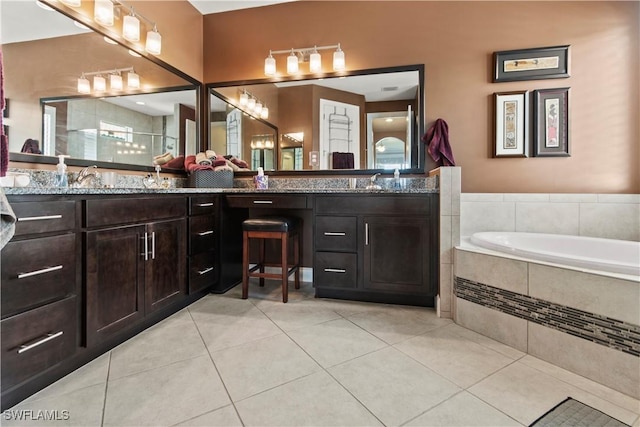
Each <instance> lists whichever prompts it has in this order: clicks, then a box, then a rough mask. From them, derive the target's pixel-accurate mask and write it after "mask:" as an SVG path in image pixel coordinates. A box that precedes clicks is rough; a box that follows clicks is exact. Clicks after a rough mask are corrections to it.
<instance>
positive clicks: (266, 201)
mask: <svg viewBox="0 0 640 427" xmlns="http://www.w3.org/2000/svg"><path fill="white" fill-rule="evenodd" d="M253 203H254V204H256V205H271V204H273V200H254V201H253Z"/></svg>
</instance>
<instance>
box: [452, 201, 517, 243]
mask: <svg viewBox="0 0 640 427" xmlns="http://www.w3.org/2000/svg"><path fill="white" fill-rule="evenodd" d="M515 229H516V208H515V203H513V202H462V203H461V204H460V235H461V236H470V235H471V234H473V233H475V232H478V231H515Z"/></svg>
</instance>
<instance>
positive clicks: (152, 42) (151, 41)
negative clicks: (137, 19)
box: [145, 25, 162, 55]
mask: <svg viewBox="0 0 640 427" xmlns="http://www.w3.org/2000/svg"><path fill="white" fill-rule="evenodd" d="M145 50H146V51H147V52H149V53H151V54H153V55H160V52H161V51H162V36H161V35H160V33H159V32H158V28H157V27H156V26H155V25H154V26H153V30H151V31H148V32H147V43H146V45H145Z"/></svg>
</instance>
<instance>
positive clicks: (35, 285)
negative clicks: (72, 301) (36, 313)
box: [0, 234, 76, 318]
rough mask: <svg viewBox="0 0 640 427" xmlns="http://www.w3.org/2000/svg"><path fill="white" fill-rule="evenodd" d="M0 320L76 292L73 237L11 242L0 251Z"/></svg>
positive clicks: (62, 236) (70, 235)
mask: <svg viewBox="0 0 640 427" xmlns="http://www.w3.org/2000/svg"><path fill="white" fill-rule="evenodd" d="M1 280H2V282H0V290H1V292H2V298H1V299H0V301H1V307H2V317H3V318H4V317H7V316H10V315H12V314H15V313H18V312H21V311H25V310H27V309H29V308H32V307H36V306H38V305H42V304H43V303H46V302H49V301H54V300H57V299H62V298H64V297H65V296H67V295H70V294H73V293H75V292H76V235H75V234H64V235H61V236H53V237H42V238H39V239H31V240H18V241H12V242H9V244H7V246H6V247H5V248H4V249H3V250H2V274H1Z"/></svg>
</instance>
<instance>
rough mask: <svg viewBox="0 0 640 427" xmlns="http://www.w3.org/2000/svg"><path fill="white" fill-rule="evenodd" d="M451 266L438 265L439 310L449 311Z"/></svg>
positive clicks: (451, 280)
mask: <svg viewBox="0 0 640 427" xmlns="http://www.w3.org/2000/svg"><path fill="white" fill-rule="evenodd" d="M452 293H453V264H444V263H443V264H440V310H441V311H451V296H452Z"/></svg>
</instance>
